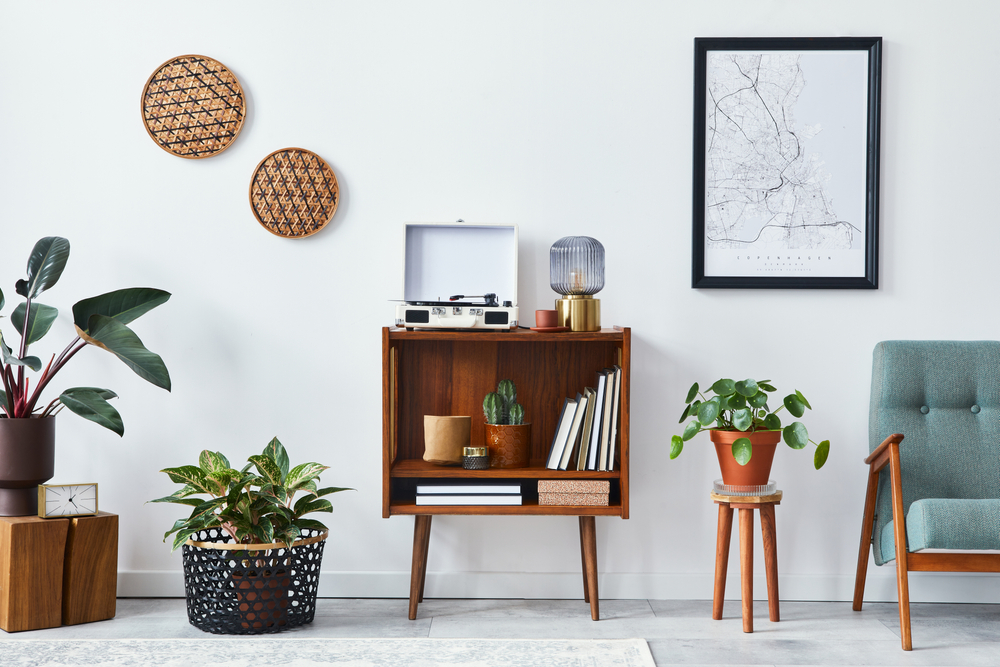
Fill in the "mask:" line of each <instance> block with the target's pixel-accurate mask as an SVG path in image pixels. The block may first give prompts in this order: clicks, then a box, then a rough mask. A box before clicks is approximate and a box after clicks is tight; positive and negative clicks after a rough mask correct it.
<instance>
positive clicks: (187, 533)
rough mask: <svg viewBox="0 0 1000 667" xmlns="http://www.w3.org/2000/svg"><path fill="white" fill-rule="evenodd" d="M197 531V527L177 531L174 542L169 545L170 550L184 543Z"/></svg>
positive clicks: (175, 549)
mask: <svg viewBox="0 0 1000 667" xmlns="http://www.w3.org/2000/svg"><path fill="white" fill-rule="evenodd" d="M197 532H198V529H197V528H186V529H184V530H182V531H181V532H179V533H177V537H175V538H174V543H173V545H172V546H171V547H170V550H171V551H177V549H178V547H181V546H183V545H184V543H185V542H187V541H188V538H190V537H191V536H192V535H194V534H195V533H197Z"/></svg>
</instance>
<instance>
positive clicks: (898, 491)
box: [889, 443, 913, 651]
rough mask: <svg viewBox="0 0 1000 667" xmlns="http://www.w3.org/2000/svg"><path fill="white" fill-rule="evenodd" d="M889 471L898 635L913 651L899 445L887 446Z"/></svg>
mask: <svg viewBox="0 0 1000 667" xmlns="http://www.w3.org/2000/svg"><path fill="white" fill-rule="evenodd" d="M889 469H890V471H891V478H890V481H891V486H892V527H893V532H894V537H895V540H896V592H897V594H898V597H899V634H900V637H901V639H902V643H903V650H904V651H911V650H913V638H912V637H911V636H910V585H909V581H908V579H907V571H906V516H905V515H904V514H903V480H902V476H901V472H900V470H901V469H900V464H899V445H898V444H896V443H893V444H892V445H890V446H889Z"/></svg>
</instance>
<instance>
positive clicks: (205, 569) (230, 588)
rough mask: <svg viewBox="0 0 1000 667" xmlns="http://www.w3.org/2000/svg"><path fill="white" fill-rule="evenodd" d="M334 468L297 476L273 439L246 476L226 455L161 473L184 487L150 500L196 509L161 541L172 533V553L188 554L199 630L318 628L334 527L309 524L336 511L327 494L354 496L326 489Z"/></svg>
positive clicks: (191, 605) (190, 596) (191, 612)
mask: <svg viewBox="0 0 1000 667" xmlns="http://www.w3.org/2000/svg"><path fill="white" fill-rule="evenodd" d="M251 468H255V469H256V472H253V471H252V470H251ZM327 469H328V466H324V465H320V464H318V463H303V464H301V465H297V466H295V467H294V468H290V467H289V460H288V454H287V452H286V451H285V448H284V447H283V446H282V444H281V442H279V440H278V439H277V438H274V439H272V440H271V442H269V443H268V444H267V446H266V447H265V448H264V451H263V452H262V453H261V454H257V455H254V456H251V457H249V459H248V463H247V464H246V465H245V466H243V468H242V470H235V469H234V468H233V467H232V466H231V465H230V463H229V459H227V458H226V457H225V456H224V455H223V454H222V453H221V452H212V451H209V450H207V449H206V450H204V451H202V453H201V455H200V456H199V457H198V465H196V466H194V465H186V466H181V467H179V468H165V469H164V470H161V471H160V472H164V473H166V474H167V476H168V477H170V480H171V481H172V482H176V483H178V484H183V485H184V486H183V487H182V488H181V489H179V490H177V491H175V492H174V493H172V494H171V495H169V496H166V497H164V498H157V499H156V500H152V501H150V502H154V503H177V504H181V505H188V506H190V507H192V508H193V509H192V510H191V513H190V515H189V516H187V517H186V518H182V519H178V520H177V521H176V522H175V523H174V525H173V527H172V528H171V529H170V530H168V531H167V532H166V533H164V535H163V539H164V541H166V539H167V537H169V536H170V535H174V540H173V546H172V550H174V549H177V547H180V546H183V554H184V588H185V593H186V595H187V601H188V602H187V607H188V620H189V621H190V622H191V624H192V625H194V626H195V627H197V628H200V629H202V630H204V631H206V632H214V633H228V634H256V633H262V632H278V631H280V630H284V629H286V628H292V627H296V626H298V625H302V624H303V623H309V622H311V621H312V620H313V615H314V614H315V612H316V590H317V585H318V581H319V568H320V561H321V559H322V557H323V544H324V540H326V537H327V527H326V526H325V525H324V524H322V523H320V522H319V521H316V520H315V519H307V518H304V517H305V515H307V514H311V513H313V512H332V511H333V506H332V505H331V504H330V501H329V500H326V499H325V498H323V496H327V495H330V494H331V493H337V492H338V491H345V490H347V489H344V488H339V487H327V488H322V489H321V488H319V476H320V473H322V472H323V471H324V470H327ZM300 492H301V493H302V495H301V497H299V499H298V500H295V496H296V494H298V493H300ZM205 495H207V496H208V498H207V499H205V498H201V497H198V496H205ZM195 537H197V538H198V540H193V539H192V538H195Z"/></svg>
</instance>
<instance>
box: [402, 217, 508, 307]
mask: <svg viewBox="0 0 1000 667" xmlns="http://www.w3.org/2000/svg"><path fill="white" fill-rule="evenodd" d="M489 292H492V293H494V294H496V295H497V300H498V301H499V302H500V303H501V304H503V302H504V301H510V302H511V303H512V304H513V305H515V306H516V305H517V225H494V224H481V223H464V222H460V223H443V224H439V223H414V222H410V223H406V230H405V242H404V250H403V299H404V300H406V301H447V300H448V297H450V296H451V295H453V294H475V295H480V294H486V293H489Z"/></svg>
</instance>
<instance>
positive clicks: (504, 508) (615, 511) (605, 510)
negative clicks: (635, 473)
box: [389, 500, 622, 516]
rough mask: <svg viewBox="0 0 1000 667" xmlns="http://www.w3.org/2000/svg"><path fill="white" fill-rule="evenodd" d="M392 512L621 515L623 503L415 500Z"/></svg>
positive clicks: (398, 505) (395, 503) (396, 505)
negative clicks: (444, 502) (436, 502)
mask: <svg viewBox="0 0 1000 667" xmlns="http://www.w3.org/2000/svg"><path fill="white" fill-rule="evenodd" d="M389 509H390V511H391V513H392V514H431V515H440V514H453V515H455V514H466V515H469V514H475V515H480V516H482V515H490V514H493V515H500V514H507V515H509V514H527V515H533V516H552V515H559V516H619V515H621V513H622V508H621V505H609V506H606V507H605V506H597V507H595V506H593V505H539V504H538V501H537V500H525V501H524V504H523V505H417V504H416V502H415V501H412V500H409V501H406V500H401V501H393V503H392V505H390V506H389Z"/></svg>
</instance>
